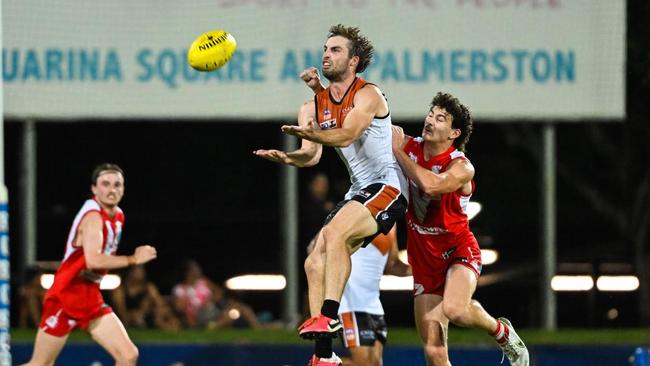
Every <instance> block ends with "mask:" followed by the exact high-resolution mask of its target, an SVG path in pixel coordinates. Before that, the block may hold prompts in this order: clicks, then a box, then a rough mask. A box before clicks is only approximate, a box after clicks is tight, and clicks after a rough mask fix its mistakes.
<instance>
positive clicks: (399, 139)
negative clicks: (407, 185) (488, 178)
mask: <svg viewBox="0 0 650 366" xmlns="http://www.w3.org/2000/svg"><path fill="white" fill-rule="evenodd" d="M405 140H406V139H405V138H404V131H403V130H402V128H401V127H398V126H393V154H395V158H397V161H398V162H399V165H400V166H401V167H402V171H403V172H404V174H405V175H406V176H407V177H408V178H409V179H411V180H412V181H413V182H415V185H417V186H418V188H420V190H422V192H424V193H425V194H426V195H427V196H434V195H437V194H442V193H450V192H455V191H457V190H459V189H460V188H461V187H462V186H463V185H464V184H466V183H468V182H469V181H471V180H472V178H473V177H474V166H472V164H471V163H470V162H469V161H467V160H465V159H456V160H454V161H452V162H451V163H450V165H449V167H448V168H447V170H445V171H444V172H442V173H439V174H436V173H434V172H432V171H430V170H428V169H425V168H423V167H421V166H420V165H418V164H417V163H416V162H414V161H413V160H411V158H409V156H408V155H407V154H406V152H404V146H403V144H404V143H403V141H405Z"/></svg>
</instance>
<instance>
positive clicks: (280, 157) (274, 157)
mask: <svg viewBox="0 0 650 366" xmlns="http://www.w3.org/2000/svg"><path fill="white" fill-rule="evenodd" d="M253 154H255V155H257V156H259V157H261V158H264V159H266V160H270V161H272V162H274V163H281V164H288V162H289V160H288V158H287V153H285V152H284V151H281V150H255V151H253Z"/></svg>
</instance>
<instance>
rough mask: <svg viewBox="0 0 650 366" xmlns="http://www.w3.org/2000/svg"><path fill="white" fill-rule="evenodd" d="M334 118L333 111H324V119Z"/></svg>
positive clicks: (326, 109) (327, 109)
mask: <svg viewBox="0 0 650 366" xmlns="http://www.w3.org/2000/svg"><path fill="white" fill-rule="evenodd" d="M330 118H332V111H330V109H329V108H325V110H324V111H323V119H330Z"/></svg>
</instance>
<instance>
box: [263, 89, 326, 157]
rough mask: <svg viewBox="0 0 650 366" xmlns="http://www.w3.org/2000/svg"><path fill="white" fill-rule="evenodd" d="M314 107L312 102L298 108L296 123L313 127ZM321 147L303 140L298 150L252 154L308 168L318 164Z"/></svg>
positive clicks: (273, 150)
mask: <svg viewBox="0 0 650 366" xmlns="http://www.w3.org/2000/svg"><path fill="white" fill-rule="evenodd" d="M314 111H315V105H314V101H313V100H311V101H307V102H305V104H304V105H303V106H302V107H301V108H300V112H299V113H298V123H299V125H300V126H304V127H305V128H316V127H315V122H314V120H315V112H314ZM322 152H323V146H322V145H321V144H319V143H316V142H313V141H309V140H305V139H303V140H302V142H301V144H300V148H299V149H298V150H294V151H289V152H285V151H282V150H275V149H271V150H263V149H260V150H255V151H253V154H255V155H257V156H259V157H261V158H264V159H266V160H270V161H272V162H274V163H280V164H287V165H293V166H296V167H298V168H302V167H310V166H314V165H316V164H318V162H319V161H320V157H321V154H322Z"/></svg>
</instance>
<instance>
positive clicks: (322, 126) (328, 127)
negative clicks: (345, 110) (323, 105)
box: [319, 118, 336, 130]
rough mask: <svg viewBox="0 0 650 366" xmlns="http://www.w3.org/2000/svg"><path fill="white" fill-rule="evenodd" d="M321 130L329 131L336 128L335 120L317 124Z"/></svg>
mask: <svg viewBox="0 0 650 366" xmlns="http://www.w3.org/2000/svg"><path fill="white" fill-rule="evenodd" d="M319 125H320V129H321V130H331V129H332V128H336V118H333V119H328V120H325V121H323V122H321V123H319Z"/></svg>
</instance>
